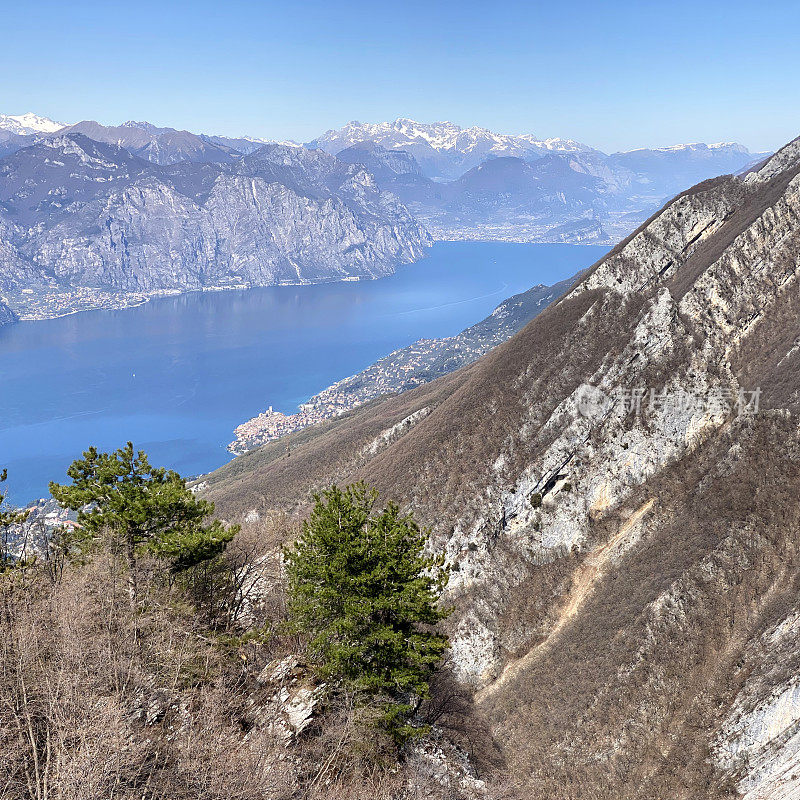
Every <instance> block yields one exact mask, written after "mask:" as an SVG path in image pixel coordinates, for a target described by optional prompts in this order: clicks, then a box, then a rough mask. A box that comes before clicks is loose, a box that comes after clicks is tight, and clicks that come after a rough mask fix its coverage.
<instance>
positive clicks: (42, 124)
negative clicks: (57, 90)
mask: <svg viewBox="0 0 800 800" xmlns="http://www.w3.org/2000/svg"><path fill="white" fill-rule="evenodd" d="M63 127H64V123H63V122H56V121H55V120H52V119H49V118H48V117H40V116H39V115H38V114H34V113H32V112H30V111H29V112H28V113H27V114H18V115H16V116H14V115H9V114H0V129H2V130H5V131H10V132H11V133H16V134H19V135H22V136H24V135H29V134H33V133H55V132H56V131H58V130H61V128H63Z"/></svg>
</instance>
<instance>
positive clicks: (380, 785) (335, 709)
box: [0, 517, 507, 800]
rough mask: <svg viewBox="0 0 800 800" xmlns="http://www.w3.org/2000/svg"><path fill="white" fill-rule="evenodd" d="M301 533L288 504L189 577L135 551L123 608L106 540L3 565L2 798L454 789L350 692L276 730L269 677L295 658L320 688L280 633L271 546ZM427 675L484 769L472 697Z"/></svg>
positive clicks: (282, 799) (440, 714)
mask: <svg viewBox="0 0 800 800" xmlns="http://www.w3.org/2000/svg"><path fill="white" fill-rule="evenodd" d="M295 534H296V529H295V528H293V527H292V525H291V523H289V522H288V521H287V520H286V519H285V518H283V517H274V518H271V519H270V520H268V521H266V522H261V523H258V524H251V525H249V526H248V527H247V528H246V529H245V530H244V531H242V532H241V533H240V534H239V535H238V536H237V537H236V538H235V539H234V541H233V542H232V543H231V544H230V545H229V547H228V550H227V551H226V553H225V556H224V559H222V560H220V561H219V562H218V563H216V564H214V565H212V566H208V565H207V566H204V567H202V568H198V569H196V570H195V571H194V572H193V573H192V574H191V575H190V576H188V577H186V578H184V579H177V578H176V577H175V575H174V574H171V573H170V572H169V571H168V569H167V568H166V567H165V566H164V564H163V563H161V562H158V561H156V560H155V559H151V560H147V559H143V560H142V561H141V563H140V569H141V573H140V575H139V587H140V597H139V601H138V604H137V606H136V607H135V608H132V606H131V601H130V597H129V594H128V585H127V576H126V572H125V566H124V564H123V563H122V561H121V560H120V558H119V554H118V553H116V552H115V551H114V550H115V549H114V547H113V546H107V545H106V544H103V545H101V546H99V547H98V548H97V549H96V550H95V551H94V552H93V553H92V554H91V558H90V559H87V560H81V561H79V562H78V561H70V560H69V559H67V558H65V557H64V556H63V553H59V552H58V551H57V550H56V549H54V550H53V552H52V553H51V554H50V557H48V558H46V559H41V560H39V561H38V562H37V563H33V564H28V565H27V566H21V567H18V568H10V569H8V570H6V571H5V572H3V573H0V752H1V753H2V758H1V759H0V798H2V800H45V798H52V800H90V799H91V800H94V798H120V799H121V800H122V799H124V798H131V800H133V798H137V800H161V799H162V798H163V800H166V799H167V798H169V800H180V799H181V798H186V799H187V800H188V798H192V799H193V800H217V799H219V800H222V799H223V798H224V800H252V798H265V799H266V798H274V800H289V798H307V799H308V800H328V799H329V798H330V799H331V800H333V798H336V800H367V798H369V799H370V800H372V799H373V798H422V797H425V798H428V797H431V798H441V800H457V798H461V797H463V794H462V793H461V792H460V791H459V790H458V789H457V788H454V787H452V786H449V785H448V784H447V782H446V781H445V782H444V783H443V782H442V776H441V774H440V773H441V770H440V769H439V768H438V767H436V763H435V762H434V767H436V768H434V767H431V764H430V763H429V762H428V761H426V760H425V759H424V758H420V757H417V755H415V753H416V751H415V749H414V747H415V746H416V745H415V746H412V747H409V748H407V749H406V750H405V751H401V752H399V753H398V751H397V749H396V747H395V746H394V744H393V743H392V741H391V739H390V738H389V737H388V736H387V735H385V734H382V733H380V732H379V731H378V729H376V727H375V724H374V721H373V720H372V719H371V716H370V715H371V713H373V712H371V711H370V710H369V708H366V709H364V708H361V707H358V706H355V705H354V704H353V702H352V698H348V697H339V696H336V697H330V698H328V699H327V700H325V701H324V702H323V703H322V704H321V705H320V706H319V708H318V709H317V713H316V714H315V716H314V717H313V718H312V720H311V723H310V725H309V727H308V728H306V729H305V730H304V731H303V733H302V734H300V735H297V736H295V735H289V736H288V737H287V729H286V727H285V717H284V716H283V709H282V708H281V704H280V702H278V701H276V698H279V697H280V694H279V693H280V690H281V687H282V686H283V683H282V681H283V679H281V682H279V683H278V684H275V683H274V681H273V682H271V679H270V678H269V675H270V674H272V671H273V669H274V667H275V664H279V663H281V661H282V660H284V659H286V658H287V657H291V658H293V659H294V658H298V661H297V663H298V664H300V667H298V669H297V671H298V672H299V674H300V676H301V677H300V679H301V681H303V682H305V683H308V685H311V686H313V685H314V678H313V675H312V674H311V673H310V672H309V671H308V670H307V669H306V668H305V667H304V666H303V665H302V653H303V642H302V640H300V639H299V638H297V637H295V636H290V635H288V634H285V633H282V624H283V622H284V621H285V583H284V576H283V573H282V568H281V563H280V558H279V557H278V552H279V550H278V545H279V543H280V542H281V541H283V540H285V539H286V538H290V537H292V536H294V535H295ZM265 676H267V677H265ZM437 686H438V688H436V691H435V692H434V695H433V697H432V698H431V700H430V701H429V702H428V703H427V704H426V706H425V707H424V709H423V711H422V714H423V719H424V721H426V722H431V723H435V724H436V725H437V726H438V727H437V730H438V733H437V736H438V737H439V740H440V741H441V743H442V746H444V747H446V748H450V750H453V752H457V750H454V749H453V748H457V747H458V746H460V747H463V748H465V749H466V750H468V751H470V752H471V753H472V755H473V757H474V762H475V764H477V765H480V768H481V769H485V770H486V771H491V770H494V771H496V770H497V768H498V767H500V766H501V764H500V762H499V761H498V757H497V753H496V752H495V751H492V750H491V748H489V750H488V751H486V742H487V741H490V738H488V739H487V737H486V736H485V731H481V730H478V729H477V728H475V723H474V721H473V708H472V705H471V702H470V701H469V698H468V697H466V696H465V695H464V694H463V692H461V691H460V690H458V689H457V687H455V686H454V685H453V684H452V681H449V680H448V678H447V675H446V672H443V673H442V674H441V676H440V677H439V678H438V684H437ZM374 713H375V714H377V713H378V711H377V710H376V711H375V712H374ZM499 791H500V790H499ZM502 792H506V789H505V788H504V789H502ZM485 796H486V797H487V798H488V800H492V798H493V797H495V796H497V797H499V796H501V795H497V794H495V793H494V792H493V791H489V790H487V792H486V793H485ZM505 796H507V795H505Z"/></svg>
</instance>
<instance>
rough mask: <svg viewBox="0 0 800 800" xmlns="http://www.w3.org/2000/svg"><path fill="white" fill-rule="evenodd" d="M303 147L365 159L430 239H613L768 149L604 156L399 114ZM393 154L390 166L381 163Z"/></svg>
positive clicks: (723, 146)
mask: <svg viewBox="0 0 800 800" xmlns="http://www.w3.org/2000/svg"><path fill="white" fill-rule="evenodd" d="M309 147H316V148H319V149H324V150H326V151H328V152H332V153H335V154H336V155H337V157H338V158H341V159H342V160H344V161H346V162H347V163H361V164H365V165H366V166H367V167H368V168H369V169H370V170H371V171H372V172H373V173H374V174H375V176H376V178H377V180H378V182H379V183H380V185H381V187H382V188H384V189H385V190H387V191H390V192H393V193H394V194H396V195H397V196H398V198H400V200H401V201H402V202H403V203H405V204H406V205H408V207H409V208H410V209H411V210H412V211H413V212H414V213H415V214H416V215H417V216H419V217H420V219H422V220H423V221H424V222H425V224H426V225H427V226H428V227H429V228H430V230H431V231H432V232H433V234H434V236H435V237H436V238H441V239H474V238H491V239H508V240H513V241H535V242H583V241H601V242H609V243H611V242H616V241H618V240H619V239H621V238H623V237H624V236H627V235H628V234H629V233H630V232H631V231H632V230H634V229H635V228H636V227H637V226H638V225H640V224H641V223H642V222H643V221H644V220H645V219H646V218H647V217H648V216H650V214H652V212H653V211H655V210H656V209H657V208H658V207H660V206H661V205H662V204H663V202H664V201H665V200H666V199H667V198H669V197H671V196H673V195H675V194H677V193H678V192H679V191H681V190H682V189H683V188H685V187H686V186H689V185H693V184H695V183H697V182H699V181H702V180H705V179H707V178H713V177H717V176H719V175H723V174H728V173H737V172H739V171H741V170H742V169H744V168H746V167H748V166H749V165H751V164H753V163H756V162H758V161H760V160H762V159H763V158H764V157H766V156H767V155H768V154H766V153H750V152H749V151H748V150H747V148H745V147H743V146H742V145H738V144H729V143H720V144H711V145H705V144H689V145H675V146H673V147H664V148H660V149H653V150H634V151H631V152H628V153H614V154H612V155H607V154H605V153H602V152H600V151H599V150H594V149H592V148H590V147H588V146H586V145H581V144H579V143H577V142H574V141H572V140H562V139H547V140H543V141H542V140H538V139H536V137H534V136H532V135H523V136H505V135H501V134H495V133H492V132H490V131H486V130H484V129H483V128H468V129H466V130H462V129H461V128H459V127H458V126H455V125H452V124H451V123H436V124H434V125H426V124H423V123H418V122H414V121H413V120H405V119H400V120H396V121H395V122H394V123H378V124H376V125H362V124H361V123H356V122H352V123H349V124H348V125H346V126H345V127H344V128H342V129H340V130H338V131H328V132H327V133H326V134H325V135H324V136H321V137H319V138H318V139H316V140H314V141H313V142H311V143H310V144H309ZM342 148H343V149H342ZM401 153H403V154H405V156H404V160H403V162H400V161H399V160H397V159H400V158H401V156H400V154H401ZM390 154H395V155H394V156H393V157H394V158H395V159H396V160H397V166H396V167H390V168H388V169H387V168H386V167H385V164H386V160H387V158H388V157H389V156H390ZM378 161H381V162H382V164H378V163H377V162H378ZM401 164H402V166H400V165H401Z"/></svg>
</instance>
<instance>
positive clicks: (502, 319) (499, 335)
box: [228, 275, 578, 455]
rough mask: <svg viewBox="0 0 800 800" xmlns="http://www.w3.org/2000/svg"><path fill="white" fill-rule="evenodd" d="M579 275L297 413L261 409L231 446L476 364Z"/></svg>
mask: <svg viewBox="0 0 800 800" xmlns="http://www.w3.org/2000/svg"><path fill="white" fill-rule="evenodd" d="M577 277H578V276H577V275H575V276H573V277H572V278H567V280H564V281H559V282H558V283H556V284H553V285H552V286H545V285H544V284H539V285H537V286H534V287H532V288H531V289H528V290H527V291H526V292H522V293H520V294H517V295H514V296H513V297H509V298H508V299H507V300H504V301H503V302H502V303H500V305H499V306H497V308H495V310H494V311H493V312H492V313H491V314H490V315H489V316H488V317H486V318H485V319H483V320H481V321H480V322H478V323H476V324H475V325H472V326H470V327H469V328H467V329H466V330H463V331H461V333H459V334H457V335H456V336H449V337H447V338H443V339H419V340H418V341H416V342H414V344H411V345H409V346H408V347H403V348H401V349H399V350H395V351H394V352H393V353H390V354H389V355H388V356H385V357H384V358H382V359H380V360H379V361H377V362H376V363H374V364H372V365H370V366H369V367H367V368H366V369H363V370H361V372H359V373H357V374H356V375H352V376H351V377H349V378H344V379H343V380H340V381H337V382H336V383H334V384H333V385H332V386H329V387H328V388H327V389H323V391H321V392H319V393H318V394H315V395H314V396H313V397H312V398H310V399H309V400H308V401H307V402H305V403H303V404H302V405H301V406H300V411H299V412H297V413H296V414H291V415H289V416H286V415H284V414H280V413H278V412H275V411H272V409H270V410H269V411H268V412H265V413H262V414H259V416H257V417H254V418H253V419H250V420H248V421H247V422H244V423H242V424H241V425H239V426H238V427H237V428H236V431H235V433H236V440H235V441H234V442H232V443H231V444H230V445H228V450H230V451H231V452H232V453H236V454H237V455H238V454H241V453H244V452H247V451H248V450H253V449H255V448H256V447H259V446H261V445H263V444H265V443H266V442H269V441H272V440H273V439H278V438H280V437H281V436H283V435H285V434H286V433H288V432H294V431H299V430H302V429H303V428H307V427H308V426H309V425H314V424H316V423H318V422H321V421H322V420H326V419H331V418H332V417H337V416H339V415H340V414H343V413H345V412H346V411H351V410H352V409H354V408H357V407H358V406H360V405H363V404H364V403H368V402H371V401H373V400H375V399H376V398H378V397H381V396H382V395H386V394H395V393H400V392H406V391H408V390H409V389H413V388H414V387H416V386H421V385H422V384H423V383H428V382H429V381H432V380H435V379H436V378H439V377H441V376H442V375H447V374H449V373H450V372H454V371H455V370H457V369H460V368H461V367H463V366H466V365H467V364H471V363H472V362H473V361H476V360H477V359H478V358H480V357H481V356H482V355H484V353H487V352H488V351H489V350H491V349H492V348H493V347H496V346H497V345H498V344H500V343H501V342H504V341H505V340H506V339H508V338H510V337H511V336H513V335H514V334H515V333H516V332H517V331H518V330H520V328H522V327H523V326H524V325H526V324H527V323H528V322H530V321H531V320H532V319H533V318H534V317H535V316H536V315H537V314H540V313H541V312H542V311H544V309H545V308H547V306H548V305H550V303H552V302H553V301H554V300H556V299H557V298H559V297H560V296H561V295H562V294H563V293H564V292H565V291H566V290H567V289H569V288H570V287H571V286H572V285H573V284H574V283H575V280H576V279H577Z"/></svg>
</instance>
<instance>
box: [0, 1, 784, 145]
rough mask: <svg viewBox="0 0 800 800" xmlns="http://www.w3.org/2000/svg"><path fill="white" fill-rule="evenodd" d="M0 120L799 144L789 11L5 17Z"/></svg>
mask: <svg viewBox="0 0 800 800" xmlns="http://www.w3.org/2000/svg"><path fill="white" fill-rule="evenodd" d="M0 12H2V13H1V15H0V19H2V24H3V29H4V30H3V46H2V48H0V75H2V76H3V77H2V83H0V113H10V114H16V113H22V112H24V111H35V112H37V113H41V114H44V115H46V116H50V117H54V118H56V119H60V120H65V121H67V122H75V121H78V120H80V119H87V118H89V119H97V120H99V121H100V122H104V123H115V122H122V121H124V120H126V119H146V120H149V121H151V122H154V123H157V124H162V125H171V126H173V127H179V128H187V129H189V130H194V131H197V132H208V133H221V134H229V135H236V134H250V135H257V136H267V137H274V138H293V139H298V140H302V141H307V140H308V139H311V138H313V137H314V136H315V135H317V134H318V133H321V132H322V131H324V130H326V129H328V128H333V127H338V126H340V125H342V124H343V123H345V122H347V121H348V120H351V119H360V120H362V121H378V120H383V119H394V118H395V117H398V116H407V117H413V118H415V119H419V120H422V121H434V120H439V119H449V120H452V121H453V122H457V123H459V124H462V125H471V124H478V125H483V126H485V127H488V128H492V129H494V130H497V131H500V132H509V133H521V132H532V133H535V134H537V135H539V136H542V137H544V136H568V137H571V138H575V139H580V140H582V141H585V142H587V143H589V144H591V145H594V146H596V147H599V148H601V149H604V150H617V149H630V148H634V147H640V146H657V145H665V144H671V143H676V142H685V141H720V140H736V141H740V142H742V143H743V144H746V145H747V146H748V147H750V148H751V149H753V150H763V149H773V148H775V147H777V146H779V145H780V144H782V143H783V142H785V141H787V140H789V139H791V138H794V137H795V136H797V135H800V39H799V34H800V3H798V2H797V0H791V2H790V1H788V0H787V1H786V2H784V1H783V0H781V1H780V2H769V1H767V2H760V3H754V2H748V3H742V2H738V1H737V0H728V2H717V1H716V0H710V2H684V0H677V2H676V1H674V0H673V2H648V0H639V2H627V1H626V2H614V0H605V2H604V1H603V0H596V2H583V1H580V2H569V1H568V0H563V1H562V2H554V1H553V0H550V2H547V3H541V2H505V3H470V2H469V0H462V1H461V2H450V0H445V1H444V2H438V3H437V2H434V1H433V0H432V1H431V2H428V3H426V2H416V1H414V2H394V3H382V2H380V0H378V1H377V2H349V3H344V2H335V1H334V0H329V1H328V2H317V0H311V2H305V3H302V4H300V3H292V2H281V3H273V2H245V1H244V0H227V2H226V1H225V0H222V2H219V1H217V2H213V3H212V2H206V1H205V0H195V2H193V3H184V2H170V1H169V0H162V1H161V2H151V0H140V1H139V2H135V3H118V2H116V1H115V0H111V2H108V1H106V2H86V1H83V2H82V1H81V0H73V2H64V0H59V1H58V2H36V0H32V2H29V3H23V2H10V0H2V5H0Z"/></svg>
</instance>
